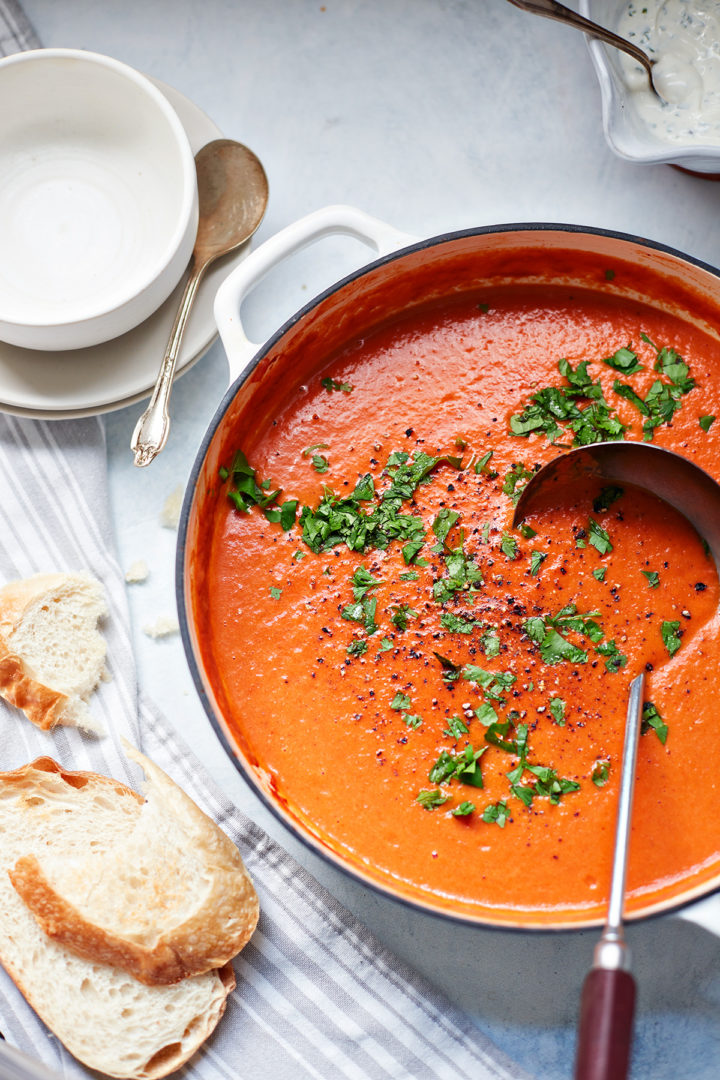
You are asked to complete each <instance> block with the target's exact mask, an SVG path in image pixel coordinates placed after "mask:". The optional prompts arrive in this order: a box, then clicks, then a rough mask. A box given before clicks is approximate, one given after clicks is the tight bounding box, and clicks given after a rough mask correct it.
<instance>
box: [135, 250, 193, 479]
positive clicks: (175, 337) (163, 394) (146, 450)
mask: <svg viewBox="0 0 720 1080" xmlns="http://www.w3.org/2000/svg"><path fill="white" fill-rule="evenodd" d="M206 266H207V263H200V264H197V263H195V262H193V264H192V267H191V271H190V276H189V278H188V280H187V284H186V285H185V291H184V292H183V294H182V299H181V300H180V304H179V306H178V309H177V313H176V315H175V321H174V322H173V325H172V330H171V331H170V337H169V339H168V343H167V348H166V349H165V355H164V356H163V358H162V361H161V363H160V370H159V372H158V377H157V380H156V382H155V389H154V390H153V393H152V397H151V398H150V404H149V405H148V407H147V409H146V410H145V412H144V413H143V414H142V416H141V417H140V419H139V420H138V422H137V424H136V425H135V430H134V431H133V436H132V439H131V441H130V449H131V450H132V451H133V453H134V454H135V464H136V465H138V466H140V467H142V466H144V465H149V464H150V462H151V461H152V460H153V459H154V458H155V457H156V456H157V455H158V454H159V453H160V451H161V450H162V448H163V446H164V445H165V443H166V442H167V437H168V433H169V431H170V416H169V413H168V401H169V400H170V391H171V390H172V383H173V378H174V376H175V365H176V363H177V358H178V354H179V352H180V345H181V344H182V339H183V334H184V333H185V326H186V324H187V320H188V315H189V314H190V309H191V307H192V305H193V301H194V299H195V295H196V293H197V288H198V285H199V284H200V279H201V278H202V276H203V273H204V271H205V267H206Z"/></svg>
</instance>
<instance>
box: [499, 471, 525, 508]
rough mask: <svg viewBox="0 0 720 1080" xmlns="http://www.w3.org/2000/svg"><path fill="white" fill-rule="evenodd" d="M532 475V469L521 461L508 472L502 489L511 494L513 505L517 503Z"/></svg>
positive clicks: (506, 493)
mask: <svg viewBox="0 0 720 1080" xmlns="http://www.w3.org/2000/svg"><path fill="white" fill-rule="evenodd" d="M531 477H532V472H531V470H530V469H528V468H526V466H525V465H523V464H521V463H516V464H515V465H513V466H512V468H510V469H508V471H507V472H506V474H505V479H504V481H503V486H502V490H503V493H504V494H505V495H509V496H510V498H511V499H512V504H513V506H516V505H517V503H518V501H519V499H520V496H521V495H522V493H523V488H524V487H525V485H526V484H527V482H528V480H530V478H531Z"/></svg>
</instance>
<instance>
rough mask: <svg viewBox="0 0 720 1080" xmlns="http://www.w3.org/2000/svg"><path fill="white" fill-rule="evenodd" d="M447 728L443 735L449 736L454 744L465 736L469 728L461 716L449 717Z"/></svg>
mask: <svg viewBox="0 0 720 1080" xmlns="http://www.w3.org/2000/svg"><path fill="white" fill-rule="evenodd" d="M447 725H448V726H447V728H446V729H445V731H443V735H449V736H450V738H451V739H454V740H455V742H457V741H458V739H459V738H461V737H462V736H463V735H467V733H468V731H469V728H468V726H467V724H466V723H465V721H464V720H463V718H462V717H461V716H451V717H450V718H449V720H448V722H447Z"/></svg>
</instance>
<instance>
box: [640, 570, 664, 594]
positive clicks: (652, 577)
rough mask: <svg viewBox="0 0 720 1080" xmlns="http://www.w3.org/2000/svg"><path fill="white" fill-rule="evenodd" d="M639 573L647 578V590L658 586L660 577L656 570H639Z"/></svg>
mask: <svg viewBox="0 0 720 1080" xmlns="http://www.w3.org/2000/svg"><path fill="white" fill-rule="evenodd" d="M640 573H641V574H642V575H643V577H646V578H647V583H648V588H649V589H657V587H658V585H659V584H660V575H659V574H658V572H657V570H641V571H640Z"/></svg>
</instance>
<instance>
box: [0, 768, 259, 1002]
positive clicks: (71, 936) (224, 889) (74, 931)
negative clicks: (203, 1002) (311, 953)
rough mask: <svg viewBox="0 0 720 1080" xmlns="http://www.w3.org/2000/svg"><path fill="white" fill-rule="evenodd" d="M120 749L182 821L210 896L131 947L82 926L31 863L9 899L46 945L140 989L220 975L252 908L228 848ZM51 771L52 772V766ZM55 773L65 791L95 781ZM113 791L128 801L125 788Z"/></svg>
mask: <svg viewBox="0 0 720 1080" xmlns="http://www.w3.org/2000/svg"><path fill="white" fill-rule="evenodd" d="M126 749H127V752H128V754H129V755H130V756H132V757H133V758H134V759H135V760H136V761H137V762H138V764H140V765H141V766H142V768H143V770H144V772H145V775H146V776H147V777H148V779H149V781H150V782H151V783H152V786H153V788H154V789H157V792H158V794H157V797H159V798H165V799H168V798H172V800H173V801H174V803H175V806H174V807H173V809H174V811H175V812H176V813H178V814H179V815H180V814H181V815H182V818H181V820H182V823H183V826H184V828H185V831H186V835H187V836H188V844H189V845H190V846H191V848H192V855H193V857H197V858H198V859H201V860H204V861H205V862H207V863H208V864H209V865H210V866H211V868H212V883H211V888H210V890H209V892H208V894H207V895H206V896H205V897H204V898H203V902H202V906H201V907H200V908H198V909H197V910H196V911H195V912H194V913H193V914H192V915H191V917H189V918H187V919H185V920H184V921H182V922H180V923H178V924H176V925H175V926H170V928H169V929H168V930H166V931H164V932H160V933H159V934H157V935H156V936H155V937H154V939H153V941H152V942H146V941H138V940H133V939H132V938H131V937H129V936H127V935H121V934H118V933H114V932H113V931H112V930H111V929H109V928H108V927H107V926H100V925H98V923H97V922H95V921H92V920H90V919H88V918H86V917H85V916H84V915H83V914H82V913H81V912H80V911H79V910H78V908H77V907H76V906H75V905H74V904H73V903H71V902H70V901H69V900H67V899H66V898H65V897H64V896H62V895H61V894H60V892H59V891H58V890H57V889H55V888H54V887H53V885H52V883H51V882H50V880H49V879H48V877H47V875H46V873H45V872H44V871H43V869H42V865H41V863H40V861H39V860H38V858H37V857H36V856H35V855H33V854H29V855H25V856H23V857H22V858H20V859H18V861H17V862H16V863H15V865H14V867H13V868H12V869H11V870H10V871H9V876H10V880H11V882H12V884H13V887H14V888H15V890H16V892H17V893H18V894H19V896H20V897H21V899H22V900H23V902H24V903H25V904H26V906H27V907H28V908H29V910H30V911H31V912H32V914H33V916H34V918H35V919H36V921H37V922H38V924H39V925H40V927H41V928H42V929H43V931H44V932H45V933H46V934H47V935H48V937H50V938H51V939H52V940H53V941H56V942H58V943H59V944H61V945H63V946H64V947H65V948H67V949H69V950H71V951H72V952H74V953H75V954H76V955H78V956H82V957H84V958H85V959H87V960H91V961H99V962H101V963H105V964H109V965H110V966H112V967H118V968H121V969H122V970H124V971H127V972H128V973H129V974H131V975H132V976H133V977H134V978H136V979H138V980H139V981H140V982H143V983H145V984H146V985H149V986H156V985H167V984H171V983H176V982H179V981H180V980H181V979H185V978H188V977H190V976H193V975H200V974H203V973H204V972H206V971H211V970H213V969H217V968H220V967H222V966H223V965H224V964H226V963H227V962H228V961H229V960H231V959H232V958H233V957H234V956H236V955H237V954H238V953H239V952H240V950H241V949H243V948H244V946H245V945H246V944H247V942H248V941H249V939H250V937H251V935H252V933H253V931H254V930H255V927H256V925H257V921H258V916H259V903H258V898H257V893H256V892H255V888H254V886H253V884H252V881H251V880H250V877H249V875H248V873H247V871H246V870H245V867H244V865H243V861H242V858H241V856H240V852H239V851H238V849H237V848H236V846H235V845H234V844H233V843H232V841H231V840H230V839H229V838H228V837H227V836H226V835H225V833H224V832H223V831H222V830H221V829H220V828H219V827H218V826H217V825H216V824H215V822H214V821H212V819H211V818H209V817H208V816H207V815H206V814H204V813H203V812H202V810H200V808H199V807H198V806H196V804H195V803H194V802H193V801H192V799H190V798H189V797H188V796H187V795H185V793H184V792H183V791H182V790H181V789H180V788H179V787H177V785H176V784H175V783H174V782H173V781H172V780H170V778H169V777H168V776H166V775H165V773H164V772H163V771H162V770H161V769H159V768H158V767H157V766H156V765H154V764H153V763H152V762H151V761H149V759H147V758H146V757H144V755H142V754H140V753H139V752H138V751H136V750H134V749H133V748H131V747H127V748H126ZM46 760H50V759H46ZM52 764H53V765H54V764H55V763H54V762H52ZM36 765H37V763H36ZM55 767H56V768H57V769H58V770H59V766H55ZM60 772H61V775H62V778H63V779H64V780H65V782H68V783H70V784H73V783H77V780H78V778H79V777H81V776H83V777H91V778H92V777H94V774H79V773H67V772H62V771H60ZM103 779H107V778H104V777H103ZM0 780H2V776H0ZM113 783H114V784H116V783H117V782H115V781H113ZM118 787H119V788H122V789H123V792H124V793H129V794H132V795H135V792H133V791H132V789H130V788H126V787H125V786H124V785H118ZM138 799H139V796H138ZM139 801H140V802H142V800H141V799H139ZM140 812H141V813H142V809H141V811H140ZM89 858H90V859H91V858H92V856H89Z"/></svg>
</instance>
